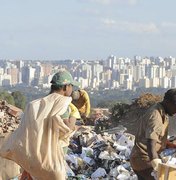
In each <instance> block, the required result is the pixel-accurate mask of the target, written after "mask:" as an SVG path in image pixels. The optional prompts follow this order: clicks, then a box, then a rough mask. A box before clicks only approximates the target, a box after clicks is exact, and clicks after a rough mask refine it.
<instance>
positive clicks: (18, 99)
mask: <svg viewBox="0 0 176 180" xmlns="http://www.w3.org/2000/svg"><path fill="white" fill-rule="evenodd" d="M12 97H13V99H14V101H15V106H16V107H18V108H21V109H23V110H24V108H25V105H26V97H25V96H24V95H23V94H22V93H21V92H20V91H15V92H12Z"/></svg>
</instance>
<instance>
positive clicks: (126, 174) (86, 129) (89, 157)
mask: <svg viewBox="0 0 176 180" xmlns="http://www.w3.org/2000/svg"><path fill="white" fill-rule="evenodd" d="M125 131H126V128H124V127H117V128H114V129H111V130H106V131H104V132H102V133H101V134H96V133H95V131H94V127H91V126H82V127H80V128H79V130H78V131H76V133H75V134H74V136H73V137H72V139H71V142H70V146H69V148H68V151H67V154H66V161H67V164H68V167H67V175H68V179H80V180H84V179H94V180H96V179H100V178H101V179H108V180H109V179H110V180H111V179H121V180H122V179H123V180H127V179H128V180H129V179H130V180H136V179H137V176H136V175H135V173H134V172H133V170H132V168H131V166H130V162H129V156H130V153H131V150H132V147H133V145H134V136H133V135H131V134H128V133H125Z"/></svg>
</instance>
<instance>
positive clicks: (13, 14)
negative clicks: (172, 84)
mask: <svg viewBox="0 0 176 180" xmlns="http://www.w3.org/2000/svg"><path fill="white" fill-rule="evenodd" d="M0 2H1V7H0V15H1V16H0V20H1V27H0V42H1V43H0V58H1V59H34V60H37V59H44V60H50V59H51V60H64V59H88V60H93V59H105V58H106V57H107V56H108V55H109V54H114V55H116V56H118V57H121V56H122V57H129V58H132V57H133V56H135V55H140V56H143V57H144V56H162V57H168V56H173V57H176V52H175V49H174V45H175V41H176V39H175V38H176V36H175V33H176V31H175V29H176V19H175V15H173V12H174V7H175V5H176V2H175V1H174V0H170V1H159V0H155V1H151V0H149V1H143V0H70V1H57V0H53V1H41V0H38V1H34V0H31V1H25V2H23V1H20V0H14V1H9V0H7V1H0Z"/></svg>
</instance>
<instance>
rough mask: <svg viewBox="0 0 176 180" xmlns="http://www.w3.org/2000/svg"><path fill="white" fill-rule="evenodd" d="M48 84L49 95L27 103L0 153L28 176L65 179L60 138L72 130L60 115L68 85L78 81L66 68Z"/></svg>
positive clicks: (40, 179)
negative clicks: (19, 121) (17, 124)
mask: <svg viewBox="0 0 176 180" xmlns="http://www.w3.org/2000/svg"><path fill="white" fill-rule="evenodd" d="M51 84H52V85H51V92H50V94H49V95H47V96H46V97H43V98H40V99H37V100H34V101H32V102H30V103H29V104H28V105H27V107H26V109H25V112H24V115H23V117H22V121H21V123H20V125H19V127H18V129H17V130H16V131H15V132H14V133H13V134H12V135H11V136H10V137H9V138H8V139H7V141H6V142H5V143H4V144H3V145H2V147H1V149H0V156H1V157H4V158H7V159H10V160H12V161H15V162H16V163H17V164H19V165H20V166H21V167H22V168H23V169H24V170H25V171H26V172H27V174H28V179H37V180H49V179H52V180H65V179H66V170H65V159H64V152H63V146H64V144H63V141H64V140H65V139H67V138H68V137H69V136H70V134H72V132H73V129H71V128H70V127H69V122H68V121H64V120H63V119H62V118H61V115H63V114H64V113H65V112H66V110H67V108H68V106H69V104H70V103H71V101H72V98H71V97H70V95H71V93H72V86H78V85H79V83H78V82H76V81H74V80H73V77H72V76H71V74H70V73H69V72H68V71H66V70H60V71H59V72H58V73H56V74H55V75H54V76H53V78H52V81H51Z"/></svg>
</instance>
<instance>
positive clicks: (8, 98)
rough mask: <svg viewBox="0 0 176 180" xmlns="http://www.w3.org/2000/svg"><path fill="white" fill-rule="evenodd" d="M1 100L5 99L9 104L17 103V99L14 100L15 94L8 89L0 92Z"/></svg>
mask: <svg viewBox="0 0 176 180" xmlns="http://www.w3.org/2000/svg"><path fill="white" fill-rule="evenodd" d="M0 100H5V101H7V102H8V103H9V104H12V105H15V101H14V98H13V96H12V95H11V94H10V93H9V92H7V91H2V92H0Z"/></svg>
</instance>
